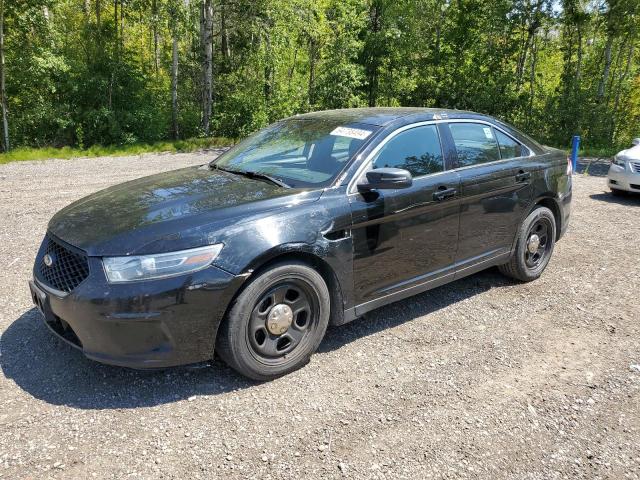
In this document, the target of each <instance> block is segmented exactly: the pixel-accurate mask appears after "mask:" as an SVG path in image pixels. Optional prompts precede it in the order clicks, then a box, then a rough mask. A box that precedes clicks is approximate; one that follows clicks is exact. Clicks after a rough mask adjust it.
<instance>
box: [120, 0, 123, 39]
mask: <svg viewBox="0 0 640 480" xmlns="http://www.w3.org/2000/svg"><path fill="white" fill-rule="evenodd" d="M123 50H124V0H120V52H122V51H123Z"/></svg>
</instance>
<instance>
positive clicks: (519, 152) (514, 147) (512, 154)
mask: <svg viewBox="0 0 640 480" xmlns="http://www.w3.org/2000/svg"><path fill="white" fill-rule="evenodd" d="M494 132H495V134H496V139H497V140H498V145H500V155H501V156H502V158H516V157H522V156H523V155H525V153H524V152H525V150H524V148H523V147H522V145H520V144H519V143H518V142H516V141H515V140H514V139H513V138H511V137H510V136H508V135H505V134H504V133H502V132H501V131H499V130H494Z"/></svg>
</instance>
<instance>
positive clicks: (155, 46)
mask: <svg viewBox="0 0 640 480" xmlns="http://www.w3.org/2000/svg"><path fill="white" fill-rule="evenodd" d="M151 12H152V13H151V14H152V15H153V20H152V22H153V23H152V28H153V67H154V69H155V72H156V75H158V70H159V64H160V55H159V53H158V2H157V0H153V1H152V2H151Z"/></svg>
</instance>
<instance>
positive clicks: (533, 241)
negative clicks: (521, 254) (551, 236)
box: [527, 233, 540, 253]
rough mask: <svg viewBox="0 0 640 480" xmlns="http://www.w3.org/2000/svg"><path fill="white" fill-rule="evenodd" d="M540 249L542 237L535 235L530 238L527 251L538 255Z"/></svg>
mask: <svg viewBox="0 0 640 480" xmlns="http://www.w3.org/2000/svg"><path fill="white" fill-rule="evenodd" d="M539 247H540V237H539V236H538V235H536V234H535V233H534V234H533V235H531V236H530V237H529V241H528V242H527V249H528V250H529V253H536V252H537V251H538V248H539Z"/></svg>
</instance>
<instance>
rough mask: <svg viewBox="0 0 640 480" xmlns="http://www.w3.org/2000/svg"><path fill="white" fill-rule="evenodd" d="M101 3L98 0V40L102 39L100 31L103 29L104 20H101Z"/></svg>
mask: <svg viewBox="0 0 640 480" xmlns="http://www.w3.org/2000/svg"><path fill="white" fill-rule="evenodd" d="M100 1H101V0H96V26H97V28H98V39H99V38H100V30H101V29H102V19H101V18H100V17H101V15H100V13H101V12H100Z"/></svg>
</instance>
